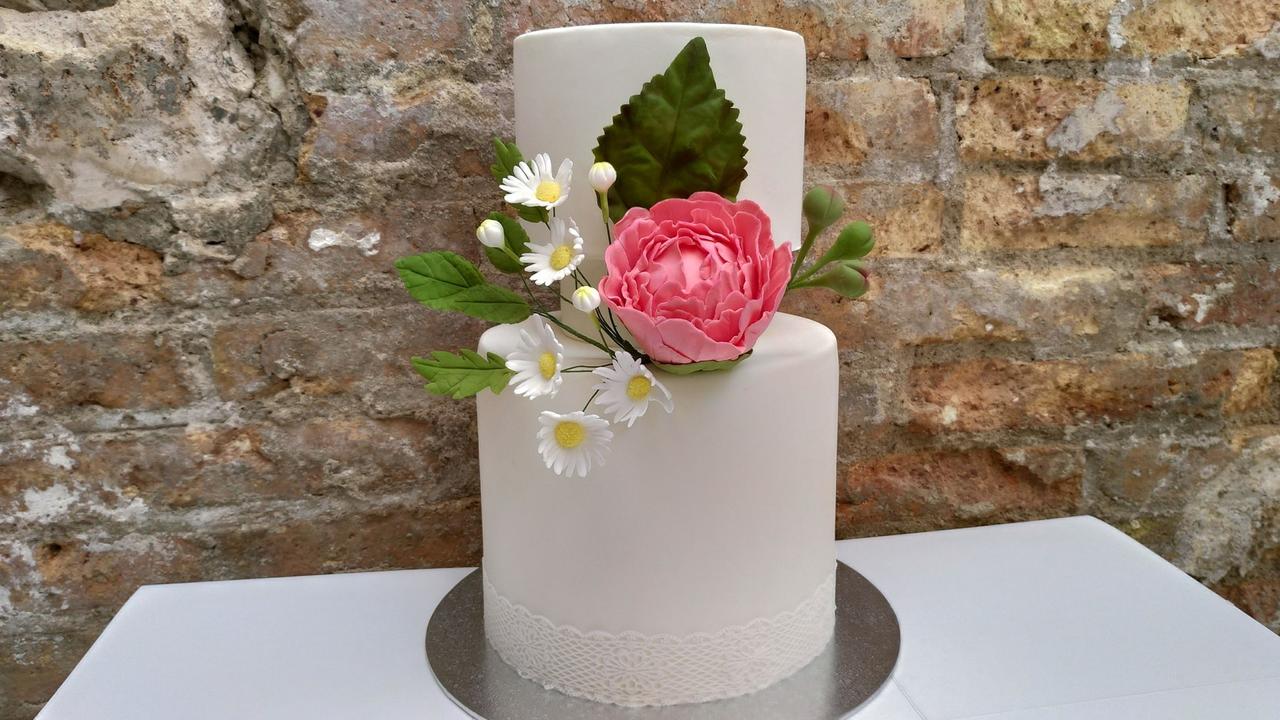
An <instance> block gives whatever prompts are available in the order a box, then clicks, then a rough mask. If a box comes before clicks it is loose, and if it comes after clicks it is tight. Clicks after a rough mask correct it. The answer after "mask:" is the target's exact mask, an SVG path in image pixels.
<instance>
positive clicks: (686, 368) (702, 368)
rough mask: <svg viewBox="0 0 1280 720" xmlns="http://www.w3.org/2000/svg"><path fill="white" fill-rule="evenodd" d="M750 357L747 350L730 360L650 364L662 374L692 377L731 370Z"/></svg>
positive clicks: (749, 352)
mask: <svg viewBox="0 0 1280 720" xmlns="http://www.w3.org/2000/svg"><path fill="white" fill-rule="evenodd" d="M750 355H751V351H750V350H748V351H746V352H744V353H742V354H741V355H739V356H738V357H736V358H734V359H732V360H703V361H702V362H695V363H680V364H668V363H660V362H655V363H652V365H653V366H654V367H656V368H658V369H659V370H661V371H663V372H667V373H671V374H672V375H692V374H694V373H703V372H719V371H721V370H728V369H729V368H732V367H733V366H734V365H737V364H738V363H740V362H742V361H743V360H746V359H747V357H749V356H750Z"/></svg>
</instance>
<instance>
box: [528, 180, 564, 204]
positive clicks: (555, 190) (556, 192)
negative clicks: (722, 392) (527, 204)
mask: <svg viewBox="0 0 1280 720" xmlns="http://www.w3.org/2000/svg"><path fill="white" fill-rule="evenodd" d="M533 196H534V197H536V198H538V199H539V200H541V201H542V202H544V203H553V202H555V201H557V200H559V199H560V183H558V182H556V181H555V180H543V181H542V182H540V183H538V187H537V188H535V189H534V191H533Z"/></svg>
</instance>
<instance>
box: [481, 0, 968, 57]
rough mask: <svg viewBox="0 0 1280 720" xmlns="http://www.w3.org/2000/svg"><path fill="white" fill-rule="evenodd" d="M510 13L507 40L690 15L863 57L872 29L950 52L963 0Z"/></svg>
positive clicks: (759, 2) (545, 0) (904, 42)
mask: <svg viewBox="0 0 1280 720" xmlns="http://www.w3.org/2000/svg"><path fill="white" fill-rule="evenodd" d="M520 7H521V10H520V11H517V12H516V13H514V15H513V17H511V18H510V29H509V30H508V33H507V37H506V40H507V41H510V39H511V38H513V37H514V36H515V35H516V34H519V33H521V32H526V31H528V30H537V29H542V28H548V27H559V26H563V25H585V24H589V23H619V22H662V21H691V22H719V23H739V24H744V25H766V26H770V27H778V28H783V29H784V30H791V31H793V32H797V33H800V34H801V35H803V36H804V39H805V47H806V49H807V50H808V52H809V56H810V57H811V58H817V57H822V58H834V59H839V60H862V59H865V58H866V57H867V48H868V46H869V45H870V43H871V42H872V40H871V36H872V35H875V36H877V37H878V38H880V39H881V40H882V41H883V42H884V44H885V46H886V47H887V48H888V50H889V51H890V52H892V53H893V54H895V55H897V56H898V57H904V58H909V57H934V56H937V55H944V54H946V53H947V52H950V51H951V49H952V48H954V47H955V46H956V44H957V43H958V42H959V41H960V39H961V37H962V36H963V35H964V2H963V0H895V2H893V3H890V4H889V6H888V7H886V5H885V4H884V3H880V2H873V1H870V0H833V1H832V2H827V3H791V2H787V3H778V2H771V1H770V0H726V1H724V2H711V3H693V4H690V3H681V2H673V1H672V0H663V1H662V2H644V3H609V2H599V1H598V0H590V1H588V2H564V1H563V0H537V1H536V2H532V3H526V4H522V5H521V6H520Z"/></svg>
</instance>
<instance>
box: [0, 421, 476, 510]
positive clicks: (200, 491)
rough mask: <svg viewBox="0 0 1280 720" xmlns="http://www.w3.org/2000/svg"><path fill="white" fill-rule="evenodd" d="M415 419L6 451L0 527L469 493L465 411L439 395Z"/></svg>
mask: <svg viewBox="0 0 1280 720" xmlns="http://www.w3.org/2000/svg"><path fill="white" fill-rule="evenodd" d="M420 414H421V416H422V417H421V418H393V419H372V418H367V417H363V416H358V415H357V416H333V417H324V418H313V419H306V420H302V421H300V422H296V423H288V424H285V423H247V424H243V425H188V426H186V427H185V428H172V429H160V430H147V431H136V432H129V433H111V434H109V435H105V436H94V437H89V438H83V439H81V440H79V441H77V442H75V443H74V444H67V442H66V441H64V440H58V439H52V440H47V441H43V442H31V443H23V444H21V445H15V446H11V447H8V448H5V449H4V450H3V452H0V526H3V525H5V524H8V523H10V522H17V523H19V524H26V525H36V524H43V525H47V524H57V523H67V522H73V521H74V522H86V523H112V522H114V523H134V522H140V521H147V520H149V519H154V518H155V517H157V514H163V513H166V512H171V511H184V510H190V509H198V508H220V507H230V506H235V505H239V504H243V503H255V502H264V501H287V500H290V499H294V498H297V497H299V496H300V495H301V496H326V497H330V496H334V497H352V498H367V497H372V496H386V495H396V494H415V495H417V496H419V497H422V498H423V499H424V501H427V502H439V501H443V500H452V499H457V498H460V497H468V496H472V495H475V494H476V493H477V492H478V490H479V488H478V486H477V483H476V479H477V469H476V459H475V458H476V443H475V423H474V417H473V415H472V413H471V411H470V406H469V405H465V404H462V403H458V404H454V403H452V402H451V401H448V400H438V401H435V402H433V403H432V404H431V405H430V407H428V408H427V409H426V410H424V411H423V412H422V413H420Z"/></svg>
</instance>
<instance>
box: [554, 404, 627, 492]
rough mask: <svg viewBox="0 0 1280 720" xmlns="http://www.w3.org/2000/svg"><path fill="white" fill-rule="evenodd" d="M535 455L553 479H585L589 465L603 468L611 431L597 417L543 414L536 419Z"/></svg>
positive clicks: (601, 419)
mask: <svg viewBox="0 0 1280 720" xmlns="http://www.w3.org/2000/svg"><path fill="white" fill-rule="evenodd" d="M538 422H540V423H542V428H541V429H540V430H538V452H540V453H542V459H543V461H544V462H546V463H547V469H548V470H551V471H552V472H554V473H555V474H557V475H563V476H573V475H577V476H578V477H586V476H587V473H588V472H590V470H591V466H592V464H595V465H603V464H604V459H605V456H607V455H608V454H609V441H610V440H612V439H613V431H611V430H609V423H608V422H606V421H605V420H604V419H603V418H601V417H599V416H597V415H588V414H586V413H584V412H582V411H581V410H576V411H574V412H571V413H568V414H566V415H561V414H559V413H553V412H551V411H549V410H548V411H543V413H542V414H541V415H539V416H538Z"/></svg>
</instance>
